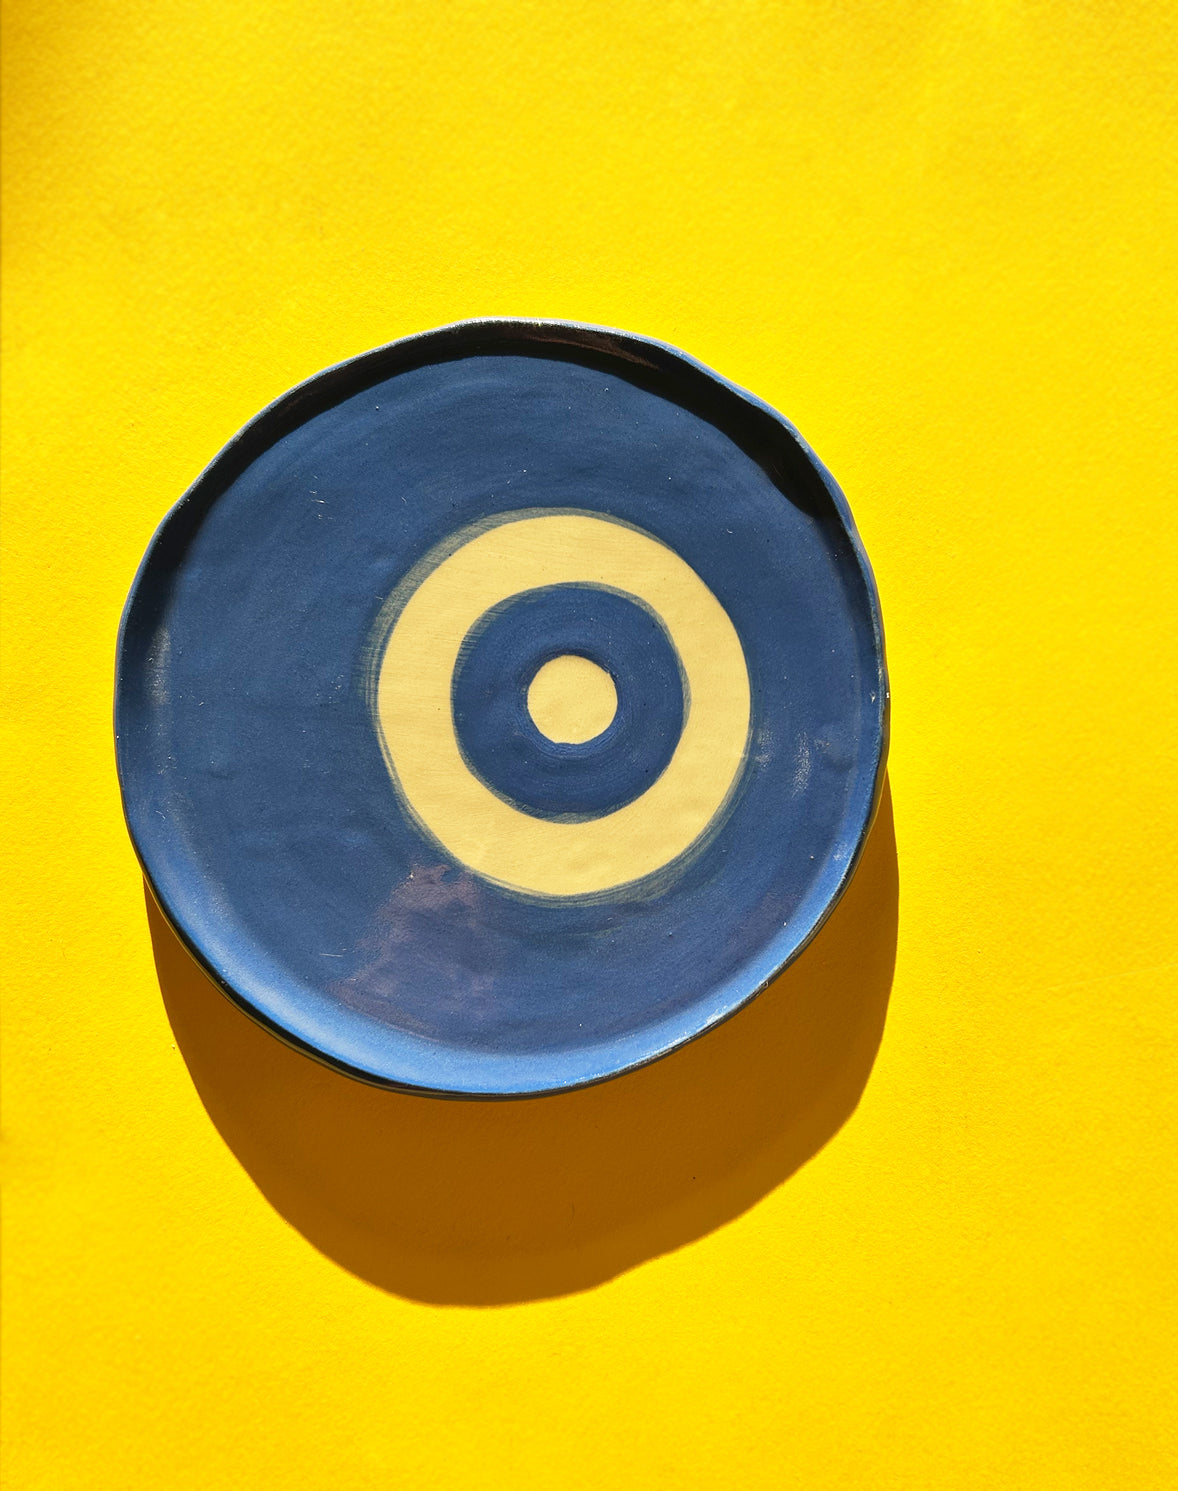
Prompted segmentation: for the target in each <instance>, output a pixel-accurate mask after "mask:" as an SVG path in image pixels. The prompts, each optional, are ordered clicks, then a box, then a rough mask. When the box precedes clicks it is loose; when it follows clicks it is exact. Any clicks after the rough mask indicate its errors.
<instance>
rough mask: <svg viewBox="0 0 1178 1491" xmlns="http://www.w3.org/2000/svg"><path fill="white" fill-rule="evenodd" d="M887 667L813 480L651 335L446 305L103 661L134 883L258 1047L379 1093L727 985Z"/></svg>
mask: <svg viewBox="0 0 1178 1491" xmlns="http://www.w3.org/2000/svg"><path fill="white" fill-rule="evenodd" d="M887 697H888V696H887V679H886V674H885V668H884V655H883V639H882V632H881V627H880V618H879V606H878V601H877V598H876V593H875V587H874V584H873V581H872V578H871V572H870V569H869V567H868V564H867V560H866V557H865V555H864V553H863V549H862V547H861V545H860V543H859V540H858V537H857V535H856V533H855V529H854V525H853V523H852V521H851V516H850V513H849V511H848V508H847V505H846V502H845V501H844V499H843V497H842V495H841V493H840V492H839V490H838V488H837V486H836V485H835V483H834V482H833V480H832V479H831V477H830V476H829V475H828V474H827V472H826V471H825V470H824V469H823V468H822V466H821V465H820V464H819V462H818V461H817V459H816V458H815V457H814V455H813V453H812V452H811V451H810V450H809V449H808V447H807V446H806V445H805V444H804V443H803V441H802V440H801V439H800V438H799V436H798V435H797V433H796V432H795V431H794V430H793V429H792V427H791V426H790V425H789V424H787V423H786V422H785V421H784V420H783V419H782V418H781V417H780V416H779V415H777V414H775V413H774V412H773V411H772V410H771V409H770V408H769V407H768V406H766V405H765V404H763V403H761V402H759V401H758V400H756V399H754V398H752V397H751V396H750V395H748V394H746V393H744V392H742V391H741V390H739V389H737V388H735V387H734V386H733V385H731V384H729V383H727V382H725V381H724V380H723V379H721V378H719V377H717V376H716V375H715V374H714V373H711V372H709V371H708V370H707V369H706V368H704V367H702V366H701V365H700V364H699V363H697V362H694V361H693V360H692V359H690V358H688V357H686V356H684V355H683V354H682V353H680V352H677V351H675V350H674V349H673V348H671V347H668V346H665V345H663V344H660V343H657V342H652V341H649V340H646V339H645V338H641V337H637V336H631V335H627V334H625V333H621V332H616V331H606V330H602V329H600V328H595V327H588V326H578V325H571V324H566V323H557V322H531V321H528V322H524V321H476V322H467V323H462V324H460V325H457V326H449V327H444V328H442V329H441V330H438V331H433V332H429V333H427V334H425V335H422V336H416V337H410V338H408V339H406V340H404V341H400V342H395V343H393V344H392V345H391V346H388V347H383V348H380V349H379V350H377V351H375V352H370V353H367V354H366V355H364V356H362V357H358V358H355V359H354V360H352V361H350V362H347V363H344V364H342V365H341V366H339V367H335V368H331V369H329V370H327V371H326V372H324V373H321V374H319V375H318V376H317V377H314V378H312V379H310V380H309V381H308V382H307V383H304V384H302V385H301V386H300V387H298V388H296V389H294V390H293V391H292V392H290V393H289V394H287V395H285V396H284V397H283V398H281V399H279V400H278V402H277V403H275V404H273V405H271V406H270V408H268V409H266V410H265V411H264V412H263V413H262V414H260V415H259V416H258V417H257V418H256V419H255V420H253V422H252V423H251V424H249V425H247V426H246V428H245V429H244V430H243V431H242V432H241V434H240V435H238V436H237V438H236V439H235V440H234V441H233V442H232V443H231V444H230V445H229V446H228V447H227V448H226V449H225V450H224V451H222V453H221V454H220V455H219V456H218V457H217V458H216V460H214V462H213V463H212V465H211V466H210V467H209V468H208V470H207V471H205V472H204V474H203V475H202V476H201V477H200V479H199V480H198V481H197V482H196V484H195V485H194V486H193V487H192V488H191V490H190V491H189V492H188V493H187V494H186V495H185V496H184V497H183V498H182V499H181V501H180V502H179V503H178V504H177V506H176V507H175V508H174V509H173V510H172V512H171V513H170V514H169V515H168V517H167V518H166V519H165V521H164V523H163V525H162V526H161V527H160V529H159V531H158V533H157V534H156V536H155V538H154V539H153V541H152V543H151V546H150V548H149V549H148V552H147V555H146V557H145V558H144V560H143V564H142V566H141V568H140V571H139V574H138V576H137V577H136V580H135V583H134V586H133V588H132V591H131V595H130V598H129V600H128V602H127V609H126V613H125V615H124V618H123V626H122V631H121V634H120V640H119V661H118V681H117V687H116V733H117V741H118V762H119V772H120V778H121V783H122V789H123V798H124V804H125V808H126V814H127V820H128V823H129V826H130V830H131V834H132V837H133V839H134V842H135V845H136V848H137V851H138V853H139V856H140V859H141V861H142V864H143V868H144V871H145V873H146V875H147V878H148V881H149V883H150V885H151V888H152V891H153V893H154V895H155V896H156V898H157V900H158V901H159V904H160V906H161V907H162V908H163V910H164V912H165V914H166V915H167V917H168V919H169V920H170V921H171V923H172V925H173V926H174V927H175V928H176V930H177V932H178V933H179V934H180V936H181V937H182V938H183V939H184V941H185V942H186V943H187V945H188V946H189V948H190V949H191V950H192V951H193V952H194V953H195V955H196V956H197V957H198V958H199V959H200V961H201V962H202V963H203V964H204V966H205V967H206V969H207V970H208V971H209V973H210V974H211V975H212V976H213V978H214V979H215V980H216V981H217V982H218V983H219V984H220V985H221V987H222V988H223V989H224V990H225V992H226V993H227V994H228V995H229V996H230V997H231V998H233V999H235V1000H236V1001H237V1002H238V1003H239V1004H240V1005H241V1006H242V1007H243V1008H244V1009H246V1010H247V1011H248V1012H249V1013H250V1014H252V1015H253V1016H254V1017H255V1018H257V1019H259V1020H260V1021H262V1022H263V1023H264V1024H266V1025H267V1026H269V1027H270V1029H272V1030H273V1031H274V1032H275V1033H276V1034H278V1035H279V1036H281V1037H282V1038H283V1039H285V1040H287V1041H289V1042H290V1043H291V1044H293V1045H295V1046H297V1047H299V1048H301V1049H302V1050H304V1051H307V1052H309V1053H311V1054H312V1055H314V1056H316V1057H318V1058H320V1059H321V1060H323V1061H325V1062H328V1063H329V1064H330V1065H332V1066H334V1067H337V1068H339V1069H340V1070H342V1071H345V1072H348V1073H350V1074H352V1075H353V1076H356V1077H359V1078H362V1079H364V1080H366V1081H369V1082H375V1083H379V1084H383V1085H387V1086H390V1087H399V1088H407V1089H415V1090H419V1091H428V1092H432V1093H439V1094H449V1095H463V1096H484V1097H491V1096H508V1095H513V1094H533V1093H542V1092H550V1091H555V1090H559V1089H563V1088H569V1087H576V1086H579V1085H582V1084H585V1083H589V1082H596V1081H600V1080H601V1079H602V1078H605V1077H609V1076H612V1075H614V1074H616V1073H619V1072H622V1071H625V1070H627V1069H629V1068H631V1067H635V1066H639V1065H641V1064H642V1063H644V1062H648V1061H651V1060H653V1059H654V1058H656V1057H658V1056H661V1055H663V1054H665V1053H666V1052H668V1051H671V1050H672V1049H674V1048H675V1047H676V1046H679V1045H681V1044H682V1043H683V1042H685V1041H688V1040H690V1039H692V1037H694V1036H697V1035H699V1034H700V1033H701V1032H702V1031H704V1030H706V1029H707V1028H708V1027H709V1026H711V1025H714V1024H716V1023H717V1022H718V1021H720V1020H723V1019H724V1018H725V1017H726V1016H728V1015H730V1014H731V1013H732V1012H733V1011H734V1010H736V1009H737V1008H739V1006H741V1005H742V1004H744V1003H745V1002H746V1001H747V1000H748V999H750V998H751V997H752V996H753V995H754V994H755V993H756V992H757V991H758V990H759V989H761V988H763V987H764V985H765V984H766V983H767V982H768V981H769V980H770V979H771V978H772V977H773V976H774V975H775V974H776V973H777V972H778V971H779V970H780V969H781V968H782V967H783V966H784V965H785V964H787V963H788V962H789V961H790V960H791V959H792V958H794V957H795V956H796V955H797V954H798V952H799V951H800V950H801V949H802V948H803V947H804V946H805V945H806V943H807V942H808V941H809V939H810V938H811V937H812V936H813V935H814V933H815V931H816V930H817V928H818V927H819V926H820V925H821V923H822V922H823V920H824V919H825V917H826V916H827V915H828V913H829V912H830V910H831V908H832V906H833V905H834V904H835V902H836V901H837V899H838V897H839V896H840V895H841V893H842V891H843V889H844V888H845V886H846V884H847V881H848V879H849V877H850V875H851V874H852V872H853V869H854V865H855V862H856V859H857V857H858V855H859V852H860V850H861V848H862V845H863V842H864V839H865V837H866V834H867V830H868V827H869V824H870V820H871V817H872V813H873V811H874V807H875V803H876V800H877V796H878V792H879V789H880V785H881V780H882V774H883V766H884V756H885V750H886V739H887Z"/></svg>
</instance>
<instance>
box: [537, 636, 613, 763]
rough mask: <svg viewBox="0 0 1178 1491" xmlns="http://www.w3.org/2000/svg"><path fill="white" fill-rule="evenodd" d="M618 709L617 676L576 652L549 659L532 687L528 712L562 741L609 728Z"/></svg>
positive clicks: (574, 741)
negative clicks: (577, 654) (615, 681)
mask: <svg viewBox="0 0 1178 1491" xmlns="http://www.w3.org/2000/svg"><path fill="white" fill-rule="evenodd" d="M617 711H618V691H617V689H616V688H614V681H613V679H612V678H611V677H610V676H609V674H608V673H607V672H606V671H605V669H604V668H599V667H598V666H597V664H596V663H591V662H590V661H589V659H588V658H585V657H577V656H576V654H575V653H565V654H564V655H563V656H561V657H554V658H553V659H552V660H551V662H547V663H545V664H544V666H543V667H542V668H541V669H540V670H539V672H537V674H536V676H535V678H533V679H532V682H531V685H530V686H529V688H528V713H529V714H530V715H531V716H532V719H533V721H534V723H535V726H536V729H537V730H539V731H540V733H541V734H542V735H547V737H548V739H549V740H554V741H557V742H559V743H560V744H562V745H580V743H581V742H582V741H585V740H592V739H593V737H594V736H595V735H600V734H601V732H602V731H603V730H606V729H608V727H609V725H610V723H611V721H612V720H613V717H614V715H615V714H616V713H617Z"/></svg>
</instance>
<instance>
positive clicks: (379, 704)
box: [375, 510, 749, 896]
mask: <svg viewBox="0 0 1178 1491" xmlns="http://www.w3.org/2000/svg"><path fill="white" fill-rule="evenodd" d="M471 532H472V536H471V537H470V538H469V539H467V540H466V541H465V542H462V543H460V545H459V546H458V547H457V548H456V549H454V550H453V552H451V553H450V554H449V555H448V556H447V557H446V558H444V559H443V560H442V561H441V562H440V563H438V564H437V565H436V566H435V567H434V568H432V569H431V570H430V571H429V573H428V574H426V576H425V578H424V579H422V580H421V582H420V583H419V584H418V585H417V586H416V588H415V589H414V590H413V591H412V593H411V594H410V595H409V597H408V599H407V600H406V601H405V602H404V604H403V606H402V608H401V610H400V613H399V615H397V616H396V619H395V620H394V622H393V625H392V628H391V630H390V632H389V634H388V639H387V641H386V643H385V646H384V651H383V655H381V656H380V657H379V660H378V662H377V668H376V678H375V714H376V720H377V726H378V733H379V736H380V741H381V746H382V748H383V750H384V753H385V760H386V762H387V764H388V767H389V771H390V772H391V773H392V776H393V779H394V781H395V782H396V783H397V785H398V787H399V788H400V790H401V793H402V794H403V796H404V798H405V800H406V802H407V803H408V805H409V807H410V809H411V810H412V813H413V815H414V817H415V818H416V819H417V820H418V822H419V823H420V824H421V826H422V827H423V828H424V829H425V830H426V831H427V832H428V833H429V834H430V835H431V836H432V837H433V838H435V839H436V840H437V841H438V843H439V844H441V845H442V847H443V848H444V849H445V850H446V852H447V853H448V854H450V855H451V856H453V858H455V859H456V860H458V861H459V862H460V863H461V864H463V865H465V866H467V867H468V868H469V869H471V870H473V871H475V872H476V873H477V874H479V875H482V876H484V877H485V878H486V879H488V880H493V881H496V882H498V883H499V884H501V885H505V886H509V887H511V888H512V889H515V890H519V891H524V892H527V893H529V894H531V895H538V896H585V895H593V894H596V893H599V892H601V891H606V890H611V889H613V888H614V887H616V886H619V885H625V884H628V883H629V882H631V881H635V880H641V879H643V878H644V877H646V876H648V875H652V874H654V873H655V872H656V871H658V870H661V869H662V868H663V867H664V866H665V865H668V864H669V863H670V862H671V861H673V860H676V859H678V858H679V856H680V855H682V854H684V853H685V852H686V851H687V850H688V849H690V848H691V846H692V845H693V844H694V843H696V841H697V840H699V839H700V837H701V836H702V835H703V834H704V833H705V832H706V830H707V828H708V825H709V824H710V823H711V822H712V820H713V819H714V818H715V816H716V814H717V813H718V812H719V811H720V809H721V808H722V807H723V805H724V803H725V800H726V799H727V797H728V795H729V793H730V792H731V790H732V788H733V786H734V784H735V781H736V777H737V774H738V772H739V771H740V768H741V765H742V764H743V762H744V759H745V756H746V753H747V749H748V734H749V679H748V668H747V666H746V663H745V658H744V651H743V649H742V648H741V645H740V639H739V637H738V636H737V635H736V630H735V628H734V627H733V625H732V622H731V621H730V620H729V619H728V614H727V612H726V611H725V610H724V608H723V607H722V606H721V605H720V602H719V601H718V600H717V599H716V597H715V596H714V595H713V594H712V592H711V591H710V590H709V589H708V587H707V586H706V585H705V584H704V583H703V581H702V580H701V579H700V578H699V576H698V575H697V574H696V573H695V571H694V570H693V569H692V568H691V566H690V565H688V564H686V563H684V561H683V560H682V559H680V558H679V556H678V555H677V554H675V553H674V552H673V551H672V550H671V549H668V548H667V547H666V545H665V544H661V543H659V542H658V541H657V540H656V539H654V538H651V537H650V536H649V535H648V534H645V533H640V532H639V531H638V530H637V529H635V528H630V527H627V526H625V525H623V524H620V523H616V522H611V521H609V520H608V519H605V518H599V517H590V516H587V515H585V514H580V513H568V512H544V511H543V510H541V513H540V515H538V516H537V515H535V513H534V512H533V513H521V514H519V515H515V514H511V515H508V516H507V517H505V518H504V519H503V520H502V521H500V522H499V523H497V524H496V525H495V526H493V527H490V528H486V527H482V526H480V527H479V528H477V529H475V530H471ZM575 583H581V584H602V585H609V586H610V587H612V588H613V589H615V590H623V591H628V592H630V593H631V594H632V595H634V596H636V597H638V598H639V599H640V600H642V601H643V602H645V604H646V605H647V606H649V607H651V609H653V610H654V611H655V612H656V613H657V615H658V616H659V617H660V618H661V620H662V623H663V625H664V626H665V627H666V629H667V631H668V632H669V634H670V636H671V639H672V641H673V642H674V644H675V647H676V649H677V650H678V653H679V658H680V661H681V663H682V666H683V671H684V673H685V674H686V677H687V682H688V688H689V690H690V705H689V708H688V712H687V718H686V720H685V723H684V727H683V734H682V736H681V737H680V740H679V744H678V746H677V748H676V750H675V754H674V756H673V757H672V758H671V761H670V763H669V764H668V766H667V769H666V770H665V771H664V772H663V774H662V775H661V776H660V777H659V778H658V780H657V781H656V782H654V783H653V784H652V786H651V787H650V788H649V789H648V790H647V791H646V792H644V793H643V795H642V796H641V797H639V798H637V799H636V800H635V801H634V802H631V803H628V804H627V805H626V806H625V807H622V808H619V809H618V810H617V811H616V812H614V813H609V814H607V815H605V816H604V817H601V818H595V819H592V820H590V821H589V822H586V823H554V822H552V821H550V820H548V819H543V818H533V817H531V816H530V815H528V814H527V813H521V812H519V811H518V809H516V808H513V807H511V806H510V805H509V804H508V803H506V802H504V801H503V800H502V799H501V798H499V797H496V795H495V794H494V793H493V792H491V791H490V790H489V789H488V788H487V787H485V786H484V785H483V783H482V782H480V781H479V779H478V778H477V777H476V776H475V775H474V774H473V773H472V772H471V770H470V768H469V767H468V766H467V765H466V763H465V761H463V759H462V755H461V752H460V751H459V748H458V741H457V739H456V737H455V734H454V722H453V715H452V712H451V705H450V689H451V678H452V674H453V671H454V664H455V660H456V659H457V656H458V649H459V646H460V645H461V643H462V640H463V638H464V637H465V636H466V634H467V632H468V631H469V630H470V628H471V627H472V626H473V625H474V623H475V622H476V621H477V620H478V619H479V617H480V616H482V615H483V614H484V612H486V611H488V610H489V609H490V608H491V607H492V606H494V605H497V604H498V603H499V602H500V601H503V600H505V599H506V598H507V597H508V596H511V595H515V594H517V593H518V592H519V591H523V590H532V589H535V588H537V587H539V586H543V585H559V584H575ZM391 604H392V605H393V606H394V607H395V606H396V605H398V604H400V597H399V596H398V597H395V598H394V601H393V603H391Z"/></svg>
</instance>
